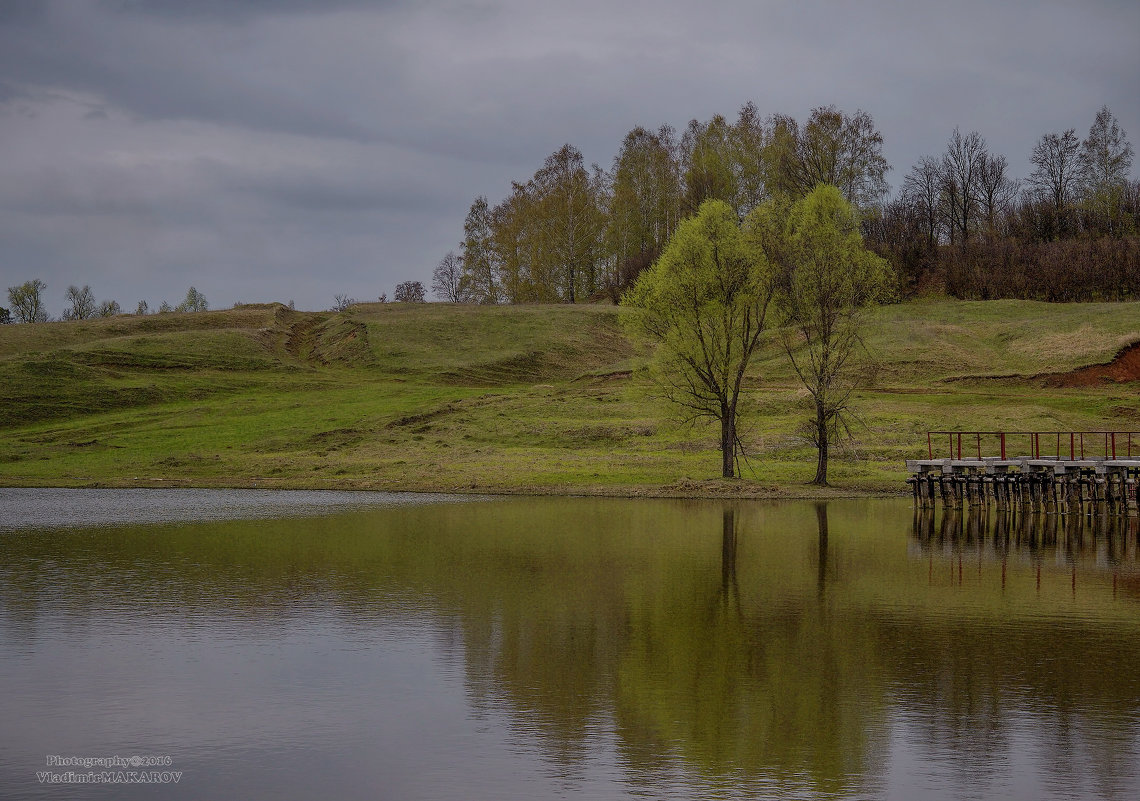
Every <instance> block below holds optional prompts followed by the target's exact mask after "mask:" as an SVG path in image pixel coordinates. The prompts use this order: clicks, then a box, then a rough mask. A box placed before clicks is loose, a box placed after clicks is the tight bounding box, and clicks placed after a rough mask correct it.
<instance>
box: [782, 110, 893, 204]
mask: <svg viewBox="0 0 1140 801" xmlns="http://www.w3.org/2000/svg"><path fill="white" fill-rule="evenodd" d="M770 126H771V131H770V134H769V140H768V144H767V147H766V151H765V153H766V156H765V162H766V165H767V173H768V181H767V183H768V186H769V188H770V189H771V190H772V191H776V192H784V193H787V194H789V195H792V196H793V197H803V196H805V195H807V194H808V193H809V192H811V191H812V190H813V189H814V188H815V187H816V185H818V184H821V183H822V184H832V185H834V186H836V187H838V188H839V190H840V191H841V192H842V193H843V196H844V197H845V198H847V200H848V201H849V202H851V203H854V204H856V205H858V206H861V207H869V206H872V205H874V204H875V203H877V202H878V201H879V200H880V199H881V198H882V197H883V195H885V194H886V192H887V182H886V178H885V177H884V176H885V175H886V173H887V171H888V170H890V165H889V164H888V163H887V160H886V158H885V157H884V156H883V135H882V134H881V133H879V131H878V129H876V128H875V122H874V120H873V119H872V118H871V115H870V114H868V113H867V112H865V111H859V110H857V111H856V112H855V113H854V114H852V115H848V114H845V113H844V112H842V111H840V110H838V109H837V108H835V106H825V107H821V108H817V109H814V110H813V111H812V113H811V116H810V117H809V118H808V121H807V122H806V123H805V124H804V125H803V127H800V125H799V124H798V123H797V122H796V120H795V119H793V118H792V117H788V116H784V115H776V116H775V117H773V118H772V121H771V123H770Z"/></svg>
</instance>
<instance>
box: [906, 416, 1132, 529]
mask: <svg viewBox="0 0 1140 801" xmlns="http://www.w3.org/2000/svg"><path fill="white" fill-rule="evenodd" d="M936 442H937V443H939V445H940V448H939V449H938V450H937V451H936V449H935V443H936ZM1014 443H1018V444H1021V445H1027V446H1028V450H1029V455H1028V456H1015V457H1009V456H1007V451H1008V448H1009V446H1010V445H1011V444H1014ZM963 445H965V450H963ZM947 446H948V447H947ZM983 447H985V448H987V449H988V448H991V447H994V449H995V450H998V451H999V454H998V455H996V456H983V455H982V453H983ZM927 456H928V458H926V459H908V460H907V463H906V464H907V471H908V472H909V473H910V474H911V475H910V477H909V478H908V479H907V483H908V484H910V486H911V492H912V494H913V496H914V503H915V506H916V507H918V508H920V509H933V508H934V507H935V506H936V505H937V503H938V502H939V501H941V502H942V506H943V507H944V508H947V509H963V508H972V507H988V506H990V505H991V504H992V505H994V506H996V507H997V509H998V510H1019V511H1021V512H1023V513H1025V512H1042V513H1050V514H1062V515H1078V514H1086V515H1097V514H1105V513H1107V514H1124V515H1136V514H1138V508H1137V501H1136V485H1137V479H1138V478H1140V434H1137V433H1136V432H1130V431H1097V432H1087V431H1086V432H1058V431H1051V432H978V431H973V432H961V431H958V432H949V431H932V432H928V434H927ZM1134 456H1135V457H1136V458H1133V457H1134Z"/></svg>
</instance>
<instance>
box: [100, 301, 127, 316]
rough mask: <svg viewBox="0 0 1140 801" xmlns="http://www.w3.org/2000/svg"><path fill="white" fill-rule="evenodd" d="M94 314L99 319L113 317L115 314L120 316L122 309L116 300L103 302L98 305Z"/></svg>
mask: <svg viewBox="0 0 1140 801" xmlns="http://www.w3.org/2000/svg"><path fill="white" fill-rule="evenodd" d="M95 313H96V314H97V315H98V316H99V317H114V316H115V315H116V314H122V313H123V309H122V307H120V306H119V302H118V301H117V300H105V301H103V302H102V303H100V304H99V309H98V310H97V311H96V312H95Z"/></svg>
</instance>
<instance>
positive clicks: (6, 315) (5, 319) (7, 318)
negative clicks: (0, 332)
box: [0, 306, 12, 325]
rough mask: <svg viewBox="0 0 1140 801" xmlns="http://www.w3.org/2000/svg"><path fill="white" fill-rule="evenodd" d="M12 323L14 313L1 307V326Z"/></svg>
mask: <svg viewBox="0 0 1140 801" xmlns="http://www.w3.org/2000/svg"><path fill="white" fill-rule="evenodd" d="M11 322H12V312H10V311H9V310H8V309H5V308H4V307H3V306H0V325H8V324H9V323H11Z"/></svg>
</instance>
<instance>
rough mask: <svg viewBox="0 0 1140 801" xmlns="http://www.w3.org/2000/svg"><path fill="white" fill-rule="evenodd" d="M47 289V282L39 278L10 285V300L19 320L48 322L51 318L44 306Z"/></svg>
mask: <svg viewBox="0 0 1140 801" xmlns="http://www.w3.org/2000/svg"><path fill="white" fill-rule="evenodd" d="M45 289H47V284H45V283H44V282H43V281H41V280H40V279H38V278H36V279H33V280H31V281H25V282H24V283H22V284H20V285H19V286H10V287H8V302H9V303H11V304H12V314H13V315H15V317H16V321H17V322H20V323H46V322H47V321H48V320H49V319H50V318H49V317H48V313H47V309H45V308H44V290H45Z"/></svg>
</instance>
